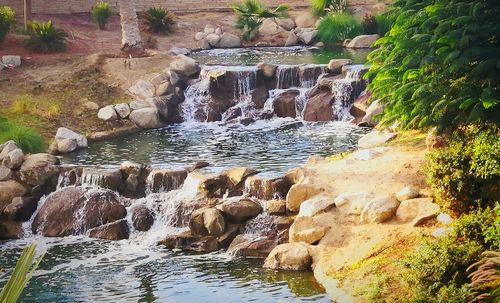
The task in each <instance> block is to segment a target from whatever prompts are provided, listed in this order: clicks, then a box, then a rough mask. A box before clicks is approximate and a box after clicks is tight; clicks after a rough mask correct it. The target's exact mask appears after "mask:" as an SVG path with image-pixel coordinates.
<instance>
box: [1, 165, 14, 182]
mask: <svg viewBox="0 0 500 303" xmlns="http://www.w3.org/2000/svg"><path fill="white" fill-rule="evenodd" d="M10 179H12V170H11V169H10V168H7V167H5V166H1V165H0V181H7V180H10Z"/></svg>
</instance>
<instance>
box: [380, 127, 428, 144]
mask: <svg viewBox="0 0 500 303" xmlns="http://www.w3.org/2000/svg"><path fill="white" fill-rule="evenodd" d="M426 138H427V134H426V133H424V132H422V131H419V130H408V131H400V132H398V135H397V137H396V138H394V139H393V140H391V141H389V142H387V144H386V145H389V146H391V145H392V146H396V145H403V146H408V147H425V139H426Z"/></svg>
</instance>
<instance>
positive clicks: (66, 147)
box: [56, 138, 78, 154]
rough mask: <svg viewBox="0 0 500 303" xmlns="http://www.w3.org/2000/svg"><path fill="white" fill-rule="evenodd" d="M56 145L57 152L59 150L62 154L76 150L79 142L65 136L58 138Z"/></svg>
mask: <svg viewBox="0 0 500 303" xmlns="http://www.w3.org/2000/svg"><path fill="white" fill-rule="evenodd" d="M56 146H57V152H59V153H61V154H65V153H70V152H72V151H75V150H76V149H77V148H78V144H77V143H76V140H72V139H65V138H63V139H58V140H57V141H56ZM57 152H56V153H57Z"/></svg>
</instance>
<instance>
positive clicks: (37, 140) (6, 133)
mask: <svg viewBox="0 0 500 303" xmlns="http://www.w3.org/2000/svg"><path fill="white" fill-rule="evenodd" d="M9 140H13V141H15V142H16V144H17V145H19V147H20V148H21V149H22V150H23V151H25V152H29V153H36V152H41V151H43V149H44V147H45V143H44V141H43V138H42V136H40V134H39V133H38V132H36V131H35V130H34V129H32V128H27V127H24V126H21V125H16V124H14V123H13V122H11V121H9V120H7V119H6V118H3V117H0V143H3V142H6V141H9Z"/></svg>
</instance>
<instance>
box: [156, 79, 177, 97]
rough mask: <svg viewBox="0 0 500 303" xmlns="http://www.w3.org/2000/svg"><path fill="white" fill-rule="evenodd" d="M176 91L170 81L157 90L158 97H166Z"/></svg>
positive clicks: (159, 86)
mask: <svg viewBox="0 0 500 303" xmlns="http://www.w3.org/2000/svg"><path fill="white" fill-rule="evenodd" d="M174 91H175V86H174V85H172V83H170V79H169V80H168V81H165V82H163V83H161V84H160V85H158V88H157V89H156V95H157V96H165V95H168V94H172V93H173V92H174Z"/></svg>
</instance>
